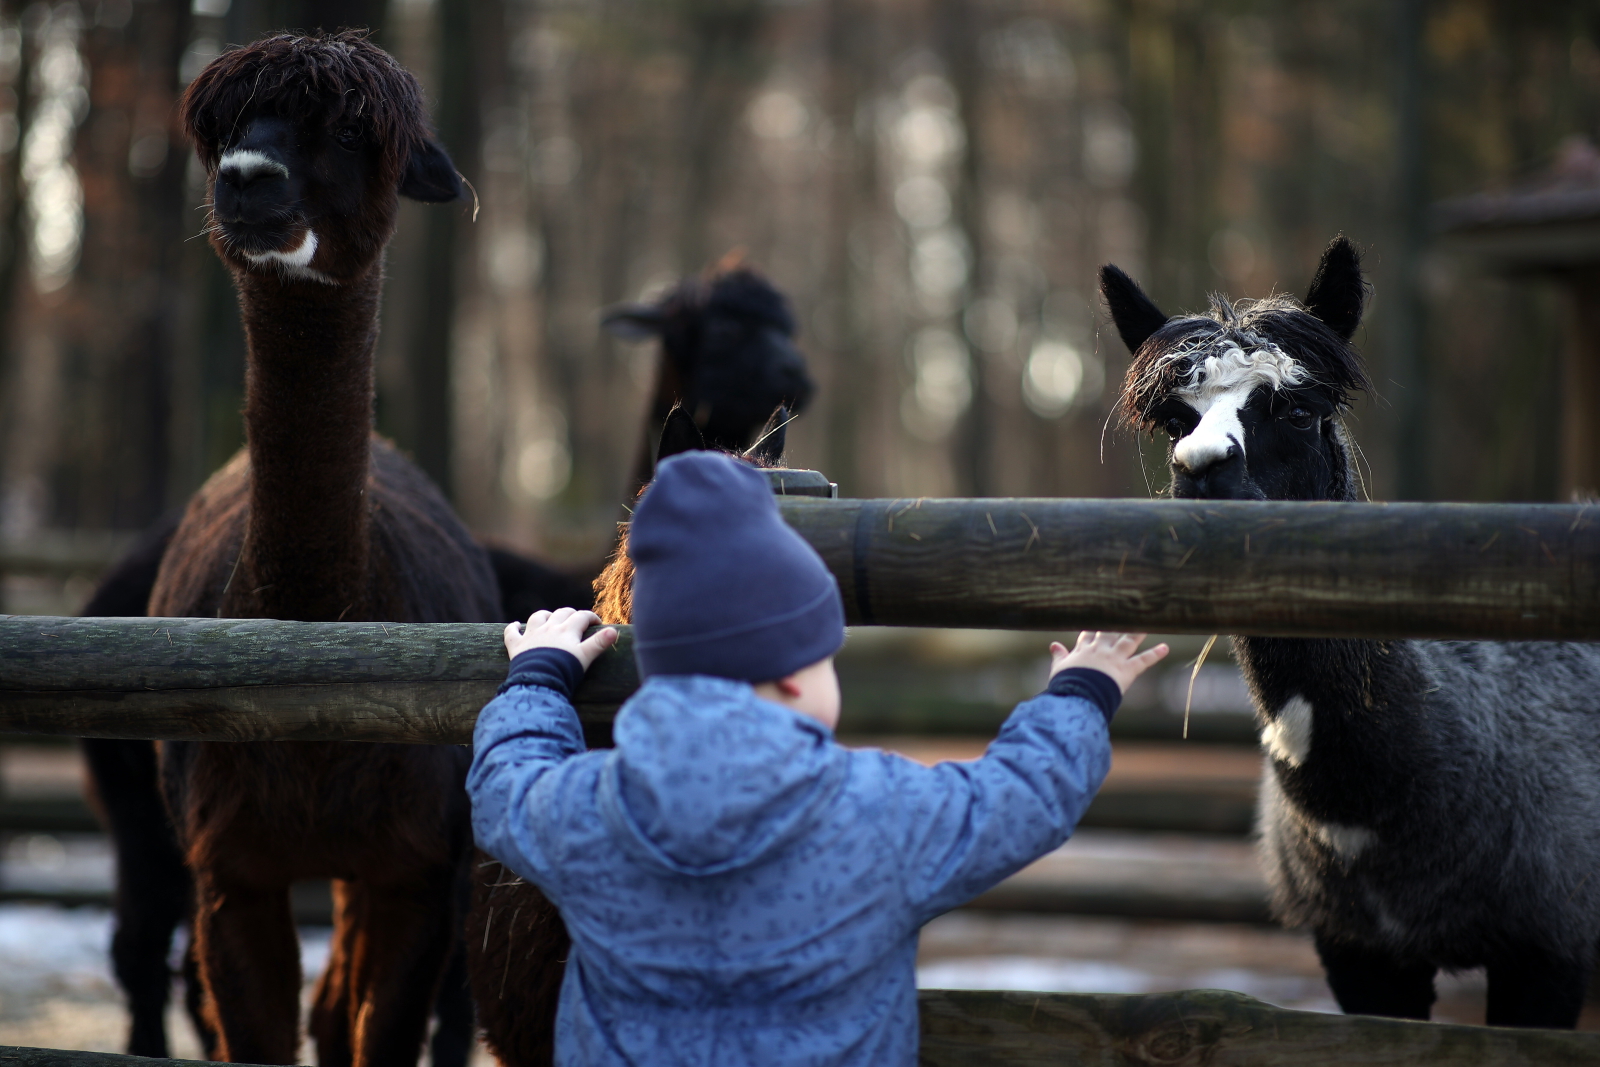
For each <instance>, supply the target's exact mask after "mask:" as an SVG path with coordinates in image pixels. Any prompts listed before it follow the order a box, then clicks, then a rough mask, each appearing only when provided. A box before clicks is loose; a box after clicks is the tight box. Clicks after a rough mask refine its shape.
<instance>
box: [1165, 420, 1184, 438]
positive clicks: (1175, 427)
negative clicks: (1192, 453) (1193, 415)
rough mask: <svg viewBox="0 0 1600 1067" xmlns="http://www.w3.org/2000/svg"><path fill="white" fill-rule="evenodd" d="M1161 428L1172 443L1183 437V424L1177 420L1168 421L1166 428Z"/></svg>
mask: <svg viewBox="0 0 1600 1067" xmlns="http://www.w3.org/2000/svg"><path fill="white" fill-rule="evenodd" d="M1162 428H1163V429H1164V430H1166V431H1167V436H1168V437H1170V438H1172V439H1173V440H1174V441H1176V440H1177V439H1178V438H1180V437H1182V436H1183V423H1181V422H1179V421H1178V420H1177V419H1168V420H1167V424H1166V426H1164V427H1162Z"/></svg>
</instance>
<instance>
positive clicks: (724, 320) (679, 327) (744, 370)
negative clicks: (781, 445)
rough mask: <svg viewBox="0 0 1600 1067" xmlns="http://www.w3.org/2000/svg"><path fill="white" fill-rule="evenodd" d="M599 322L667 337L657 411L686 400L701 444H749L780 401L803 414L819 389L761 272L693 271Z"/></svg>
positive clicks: (629, 334) (790, 319) (731, 447)
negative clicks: (703, 275)
mask: <svg viewBox="0 0 1600 1067" xmlns="http://www.w3.org/2000/svg"><path fill="white" fill-rule="evenodd" d="M602 325H604V327H605V328H606V329H607V330H608V331H610V332H611V333H613V334H616V335H617V336H619V337H625V338H627V339H628V340H633V341H638V340H643V339H645V338H647V337H659V338H661V347H662V353H663V355H664V356H665V359H666V366H667V370H668V371H669V372H670V373H668V374H665V375H663V376H662V382H661V390H660V392H659V393H658V395H657V396H656V417H657V418H664V417H665V416H666V414H667V412H668V410H669V409H671V408H672V407H673V406H675V405H676V406H681V407H682V408H683V410H684V411H685V412H687V413H688V414H689V415H690V416H691V417H692V418H693V419H694V422H695V425H696V427H698V429H699V431H700V433H701V434H702V435H703V437H704V440H705V444H704V445H703V446H702V447H706V448H716V449H721V450H723V451H727V452H743V451H744V450H745V449H746V448H748V447H749V446H750V445H751V443H752V442H753V441H754V440H755V438H756V437H757V435H758V434H759V433H760V432H761V430H762V429H763V427H764V426H765V425H766V422H767V419H768V418H770V417H771V415H772V413H773V412H774V411H776V410H777V409H778V408H780V407H782V408H786V409H788V412H789V414H791V415H798V414H800V412H802V411H803V410H805V407H806V405H807V404H808V403H810V401H811V397H812V395H813V394H814V393H815V392H816V389H817V387H816V384H815V383H814V382H813V381H812V380H811V375H810V373H809V372H808V371H807V370H806V359H805V356H804V355H803V354H802V353H801V351H800V348H799V346H798V345H796V344H795V321H794V315H793V313H792V312H791V311H790V310H789V302H788V300H786V299H785V298H784V295H783V294H782V293H780V292H779V291H778V290H777V289H776V288H774V287H773V285H772V283H771V282H769V281H767V280H766V278H764V277H763V276H762V275H760V274H759V273H757V272H756V271H755V270H753V269H751V268H749V267H744V266H736V267H733V268H728V269H724V270H722V271H721V272H719V273H717V274H715V275H713V276H712V277H711V278H710V279H700V278H691V279H689V280H687V281H684V282H682V283H680V284H679V285H678V286H677V287H675V288H674V289H672V290H671V291H670V292H668V293H667V294H666V295H665V296H664V297H662V299H661V300H660V301H659V302H657V303H654V304H621V305H618V306H616V307H613V308H610V309H608V310H607V311H606V313H605V316H604V318H603V319H602Z"/></svg>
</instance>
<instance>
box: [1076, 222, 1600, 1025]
mask: <svg viewBox="0 0 1600 1067" xmlns="http://www.w3.org/2000/svg"><path fill="white" fill-rule="evenodd" d="M1101 285H1102V292H1103V293H1104V294H1105V296H1106V299H1107V303H1108V304H1109V305H1110V307H1111V310H1112V314H1113V317H1114V318H1115V319H1116V321H1117V325H1118V329H1119V331H1120V332H1121V334H1122V337H1123V340H1124V341H1125V342H1126V343H1127V344H1128V347H1129V349H1130V350H1131V351H1133V352H1134V354H1135V358H1134V361H1133V364H1132V366H1131V367H1130V369H1129V372H1128V379H1127V384H1126V386H1125V389H1124V395H1123V402H1122V403H1123V415H1124V417H1125V418H1126V419H1127V421H1128V422H1129V423H1131V424H1132V425H1134V426H1135V427H1137V428H1139V429H1145V430H1152V431H1153V430H1155V429H1158V428H1159V429H1163V430H1165V431H1166V432H1167V434H1168V436H1169V437H1170V438H1171V439H1172V449H1171V452H1170V460H1171V465H1172V473H1173V485H1172V490H1173V493H1174V495H1175V496H1179V497H1188V498H1200V499H1274V500H1296V499H1298V500H1330V499H1331V500H1355V499H1357V498H1358V496H1359V493H1358V478H1357V475H1356V468H1355V459H1354V449H1353V446H1352V444H1351V442H1350V441H1349V439H1348V437H1347V436H1346V434H1345V431H1344V428H1343V425H1342V423H1341V421H1340V416H1341V415H1342V413H1343V412H1344V410H1345V408H1346V406H1347V404H1348V402H1349V399H1350V395H1351V394H1352V393H1353V392H1354V391H1356V390H1359V389H1362V388H1365V387H1366V377H1365V373H1364V371H1363V370H1362V368H1361V364H1360V359H1359V357H1358V356H1357V355H1356V353H1355V351H1354V349H1353V348H1352V347H1351V346H1350V344H1349V339H1350V336H1351V335H1352V334H1353V333H1354V331H1355V328H1356V326H1357V325H1358V323H1359V321H1360V316H1361V310H1362V305H1363V303H1364V300H1365V295H1366V287H1365V283H1364V281H1363V280H1362V277H1361V272H1360V263H1359V259H1358V257H1357V255H1356V253H1355V250H1354V249H1353V248H1352V247H1351V246H1350V245H1349V243H1348V242H1346V241H1344V240H1343V239H1342V238H1340V239H1339V240H1337V241H1335V242H1334V244H1332V245H1331V246H1329V249H1328V251H1327V252H1326V253H1325V254H1324V256H1323V262H1322V267H1321V269H1320V270H1319V271H1318V274H1317V279H1316V280H1315V281H1314V282H1313V283H1312V287H1311V290H1310V292H1309V293H1308V295H1307V298H1306V301H1305V304H1304V305H1303V306H1302V305H1298V304H1295V303H1294V302H1292V301H1289V300H1285V299H1282V298H1275V299H1272V300H1267V301H1258V302H1253V303H1241V304H1240V305H1239V306H1238V308H1237V309H1236V308H1234V307H1233V306H1231V305H1229V304H1227V302H1226V301H1221V300H1218V301H1217V303H1216V306H1215V307H1214V308H1213V310H1212V314H1211V315H1210V316H1208V317H1189V318H1175V319H1172V320H1170V321H1169V320H1168V319H1167V317H1166V316H1165V315H1163V314H1162V313H1161V312H1160V311H1159V310H1158V309H1156V307H1155V305H1154V304H1153V303H1151V302H1150V301H1149V299H1148V297H1146V296H1145V295H1144V293H1143V292H1141V291H1140V290H1139V289H1138V287H1137V286H1136V285H1135V284H1134V283H1133V282H1132V281H1131V280H1130V279H1128V278H1127V276H1126V275H1123V274H1122V273H1121V272H1120V271H1118V270H1116V269H1115V268H1109V267H1108V268H1106V269H1105V270H1104V271H1102V274H1101ZM1234 650H1235V655H1236V657H1237V659H1238V661H1239V664H1240V667H1241V669H1242V670H1243V672H1244V676H1245V679H1246V681H1247V682H1248V684H1249V687H1250V692H1251V696H1252V698H1253V700H1254V703H1255V705H1256V710H1257V714H1258V716H1259V719H1260V722H1261V724H1262V743H1263V746H1264V748H1265V749H1266V755H1267V760H1266V766H1265V770H1264V774H1263V781H1262V793H1261V806H1260V811H1259V816H1258V818H1259V831H1260V845H1259V851H1260V857H1261V860H1262V863H1263V866H1264V870H1265V873H1266V876H1267V878H1268V881H1269V883H1270V885H1271V888H1272V900H1273V908H1274V911H1275V913H1276V914H1277V915H1278V916H1279V917H1280V918H1281V919H1282V920H1283V921H1284V922H1285V923H1286V924H1288V925H1290V926H1300V927H1309V928H1310V929H1311V930H1312V931H1313V932H1314V933H1315V936H1316V941H1317V949H1318V952H1319V953H1320V955H1321V956H1322V960H1323V964H1324V966H1325V967H1326V968H1327V972H1328V983H1329V985H1330V986H1331V987H1332V989H1333V991H1334V994H1335V996H1336V997H1337V998H1338V1000H1339V1003H1340V1006H1341V1007H1343V1008H1344V1010H1345V1011H1347V1012H1362V1013H1367V1014H1378V1015H1396V1016H1405V1017H1413V1018H1426V1017H1427V1016H1428V1013H1429V1010H1430V1007H1431V1005H1432V1003H1433V999H1434V990H1433V981H1434V976H1435V974H1436V972H1437V971H1438V970H1440V969H1445V970H1463V969H1468V968H1474V967H1486V968H1487V969H1488V976H1489V1003H1488V1021H1489V1023H1491V1024H1497V1025H1520V1026H1563V1027H1570V1026H1573V1025H1574V1024H1575V1023H1576V1021H1577V1016H1578V1012H1579V1010H1580V1008H1581V1007H1582V1002H1583V996H1584V992H1585V988H1586V986H1587V982H1588V976H1589V971H1590V968H1591V966H1592V961H1593V958H1594V952H1595V949H1596V946H1597V943H1600V647H1597V646H1594V645H1588V644H1562V643H1531V642H1530V643H1507V642H1464V641H1364V640H1306V639H1281V638H1260V637H1239V638H1234Z"/></svg>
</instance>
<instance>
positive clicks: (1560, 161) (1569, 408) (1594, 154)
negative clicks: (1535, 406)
mask: <svg viewBox="0 0 1600 1067" xmlns="http://www.w3.org/2000/svg"><path fill="white" fill-rule="evenodd" d="M1436 213H1437V221H1438V225H1439V229H1440V231H1441V232H1442V234H1443V236H1444V242H1443V244H1444V247H1445V248H1446V249H1449V250H1452V251H1455V252H1458V253H1461V254H1463V255H1466V256H1469V257H1471V258H1474V259H1477V260H1479V261H1481V262H1483V263H1484V264H1485V265H1487V266H1489V267H1490V268H1491V269H1493V270H1496V271H1499V272H1502V273H1506V274H1511V275H1522V276H1542V277H1548V278H1554V279H1555V280H1556V281H1557V282H1558V283H1559V284H1560V285H1561V288H1562V290H1563V291H1564V294H1565V297H1566V301H1567V344H1566V352H1565V354H1564V359H1563V363H1562V368H1561V492H1562V495H1563V496H1571V495H1572V494H1575V493H1576V494H1579V495H1583V496H1593V495H1595V494H1597V493H1600V149H1596V147H1595V146H1594V144H1593V143H1592V142H1590V141H1589V140H1587V139H1586V138H1581V137H1574V138H1570V139H1568V140H1567V142H1566V143H1565V144H1564V145H1563V146H1562V149H1561V152H1560V155H1559V156H1558V158H1557V160H1556V163H1555V166H1554V167H1552V168H1551V169H1550V171H1549V172H1547V173H1545V174H1543V175H1540V176H1539V177H1537V178H1535V179H1533V180H1532V181H1529V182H1527V183H1525V184H1522V185H1518V186H1515V187H1513V188H1512V189H1510V190H1509V191H1507V192H1503V193H1481V194H1479V195H1477V196H1469V197H1464V198H1462V199H1459V200H1452V201H1448V202H1446V203H1443V204H1440V205H1439V206H1438V208H1437V209H1436Z"/></svg>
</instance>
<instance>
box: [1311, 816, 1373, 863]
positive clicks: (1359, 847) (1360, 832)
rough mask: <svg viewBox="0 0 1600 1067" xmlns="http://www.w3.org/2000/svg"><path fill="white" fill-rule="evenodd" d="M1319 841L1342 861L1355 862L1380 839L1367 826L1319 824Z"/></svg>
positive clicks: (1317, 831) (1317, 832)
mask: <svg viewBox="0 0 1600 1067" xmlns="http://www.w3.org/2000/svg"><path fill="white" fill-rule="evenodd" d="M1316 834H1317V840H1318V841H1321V842H1322V843H1323V844H1324V845H1327V846H1328V847H1329V848H1330V849H1332V850H1333V851H1334V853H1335V854H1336V855H1338V856H1339V858H1340V859H1343V860H1353V859H1355V858H1356V857H1358V856H1360V855H1361V853H1363V852H1365V851H1366V850H1367V846H1369V845H1371V844H1372V843H1373V842H1374V841H1376V840H1377V839H1378V835H1377V834H1375V833H1373V832H1372V831H1371V830H1368V829H1367V828H1366V827H1365V826H1346V825H1344V824H1343V823H1337V822H1325V823H1318V824H1317V827H1316Z"/></svg>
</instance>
